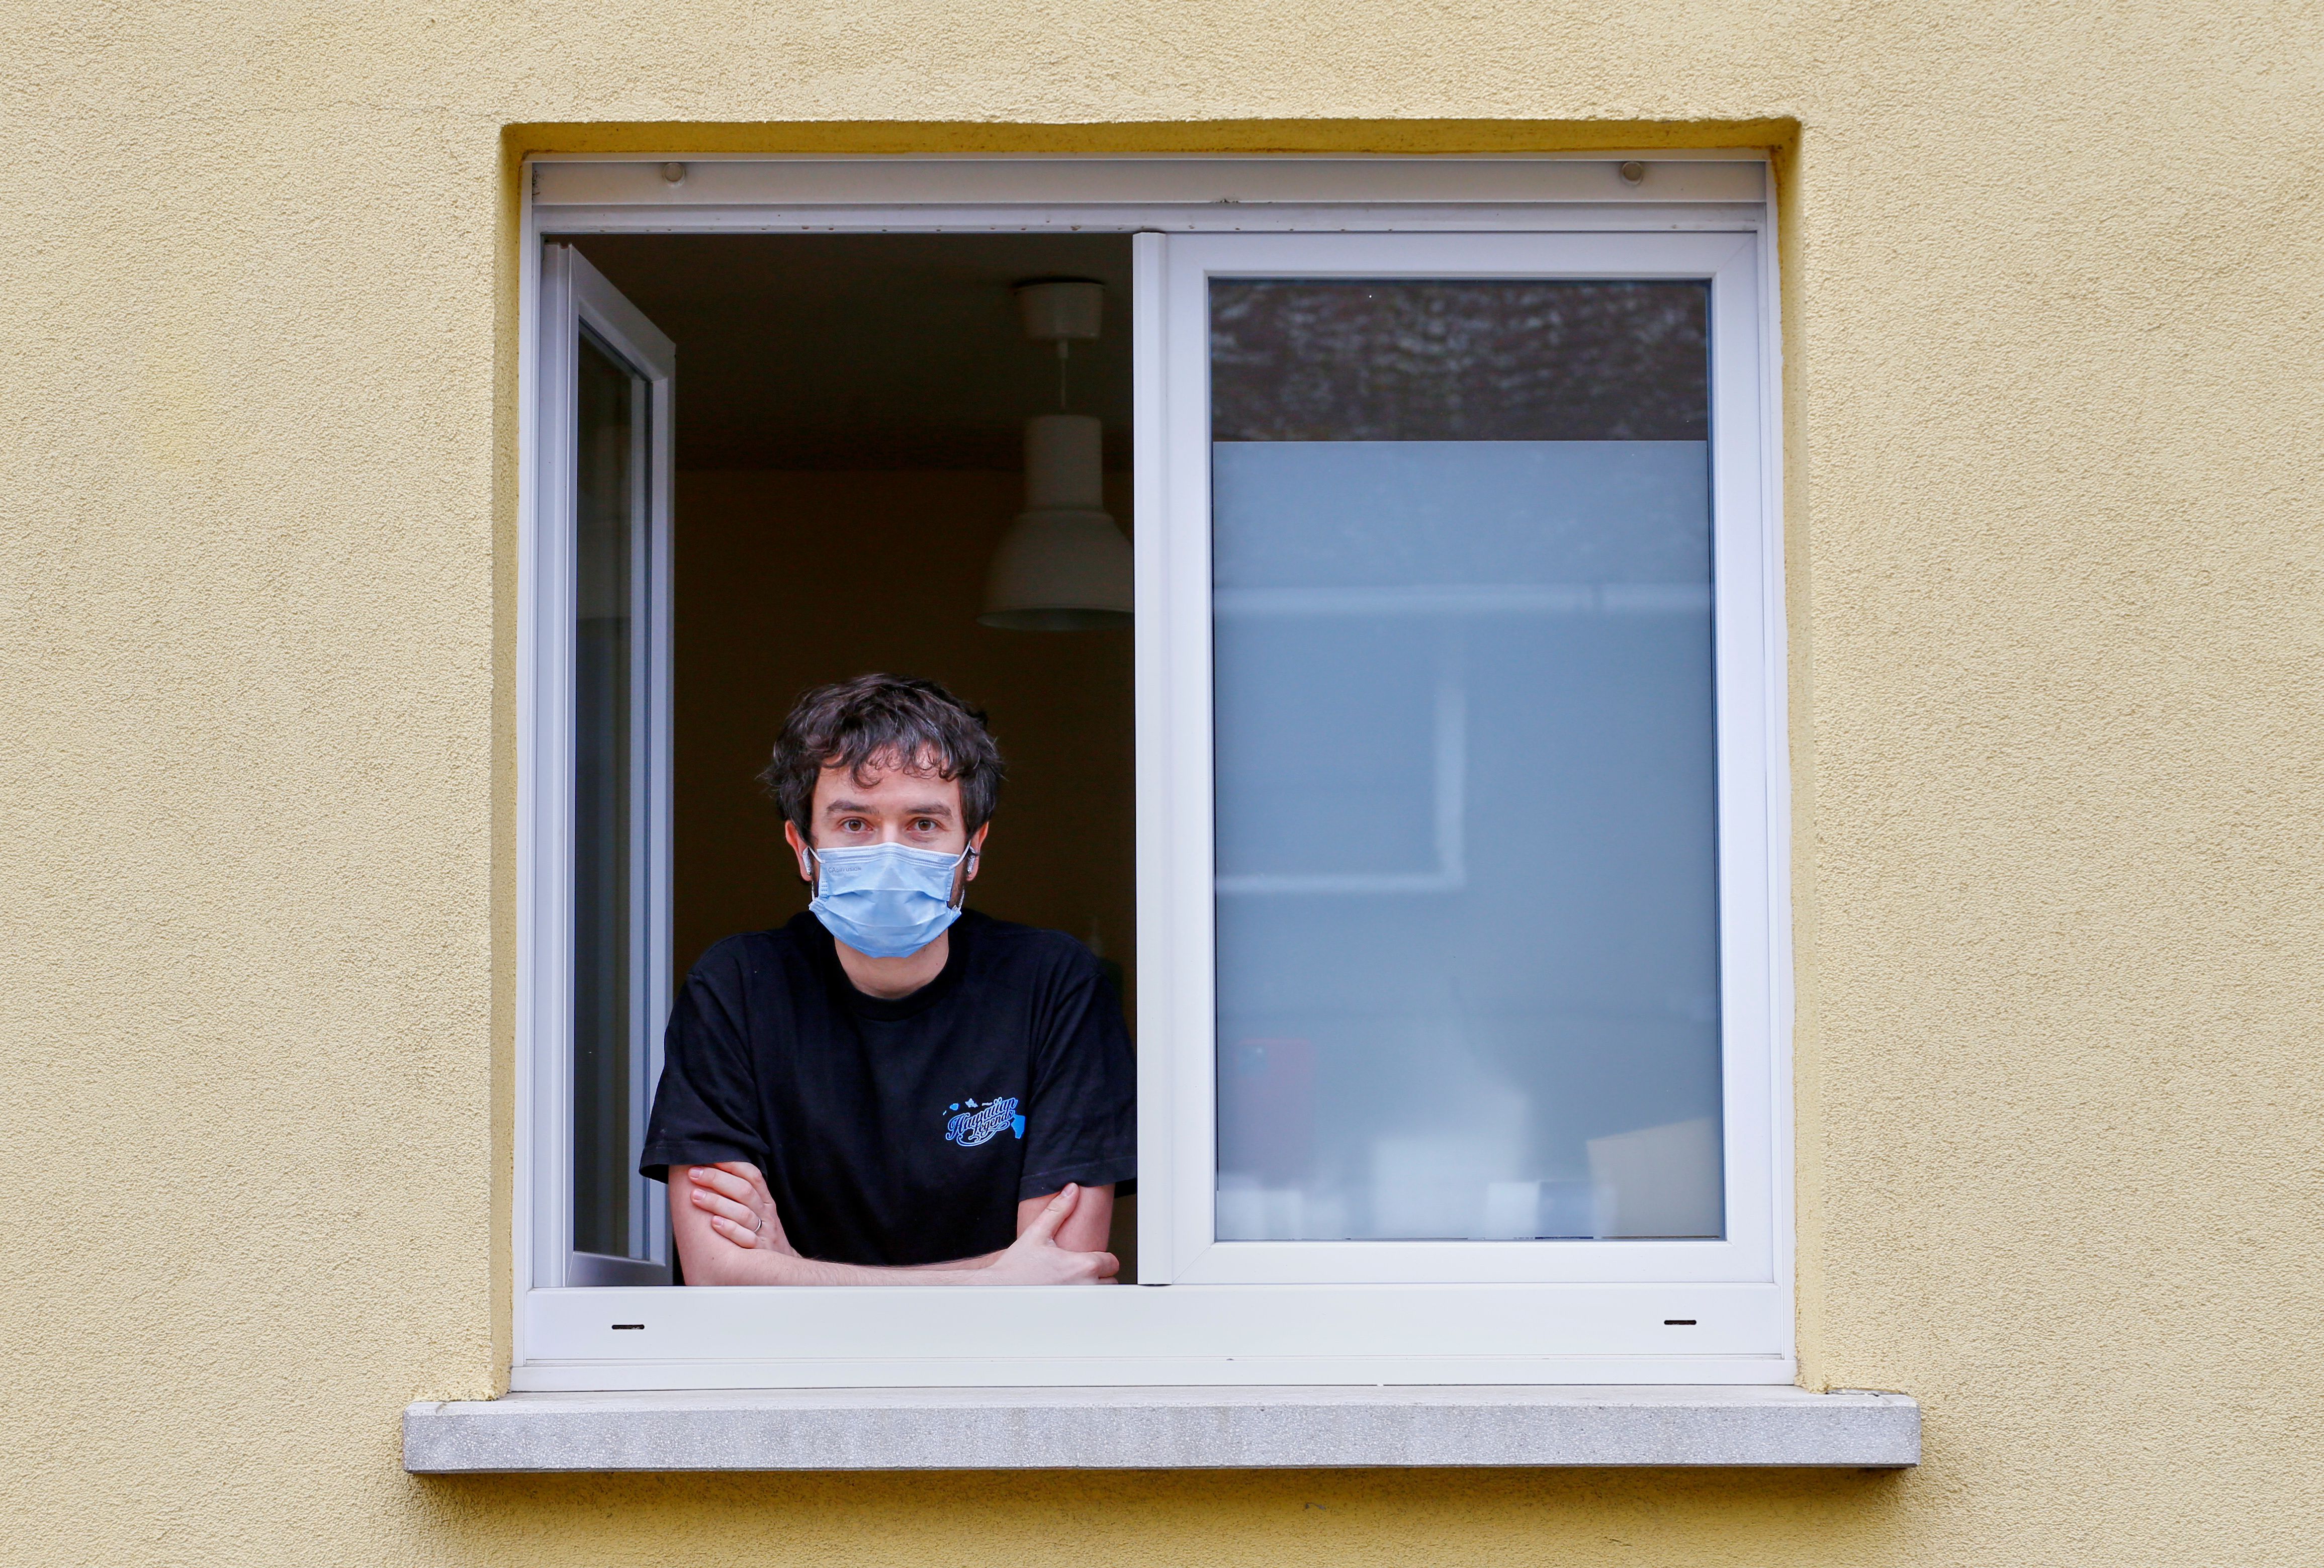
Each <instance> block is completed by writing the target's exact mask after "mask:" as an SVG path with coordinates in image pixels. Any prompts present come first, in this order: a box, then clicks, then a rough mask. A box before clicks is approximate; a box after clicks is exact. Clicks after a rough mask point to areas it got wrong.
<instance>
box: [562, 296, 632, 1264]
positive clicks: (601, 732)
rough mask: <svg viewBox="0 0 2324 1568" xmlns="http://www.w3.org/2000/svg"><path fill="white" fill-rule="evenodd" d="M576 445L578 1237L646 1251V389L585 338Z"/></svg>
mask: <svg viewBox="0 0 2324 1568" xmlns="http://www.w3.org/2000/svg"><path fill="white" fill-rule="evenodd" d="M579 377H580V385H579V398H578V404H579V415H580V420H579V423H580V429H579V434H578V439H577V441H576V445H575V449H576V454H577V463H578V472H577V473H576V475H575V485H574V495H575V506H574V516H575V527H576V540H575V563H576V564H575V588H576V617H577V618H576V623H575V625H574V703H575V713H574V742H573V752H574V756H573V763H574V769H573V773H574V787H573V796H574V798H573V1245H574V1247H575V1248H576V1250H579V1251H583V1252H604V1253H610V1254H612V1255H613V1256H615V1257H631V1256H638V1255H641V1252H642V1247H641V1243H642V1242H643V1241H644V1238H643V1237H642V1236H632V1234H631V1231H632V1226H631V1223H630V1207H631V1204H630V1186H631V1181H632V1176H631V1169H630V1158H631V1156H630V1080H631V1076H632V1051H633V1049H634V1048H635V1044H634V1042H633V1039H632V1020H631V1013H632V1002H631V987H632V977H633V969H634V965H635V957H634V949H635V932H636V920H635V918H634V915H633V910H634V908H635V902H636V898H635V895H636V890H635V889H634V888H633V887H632V811H633V807H634V805H635V802H634V801H633V799H632V795H633V788H632V778H631V767H632V736H631V724H632V704H633V703H634V701H635V693H634V682H633V677H632V659H633V650H634V646H635V637H636V629H635V627H634V626H633V625H632V609H631V604H632V587H633V580H632V578H633V572H634V567H633V560H634V556H635V552H636V544H637V539H638V530H639V527H640V523H641V519H640V518H639V516H638V510H639V509H638V504H637V495H638V493H639V485H638V483H637V481H638V477H639V476H638V475H636V474H635V473H634V472H633V469H634V458H633V453H634V451H635V449H636V436H637V434H638V431H637V429H636V422H637V420H639V419H640V417H641V403H642V400H641V399H640V398H639V397H638V396H637V395H636V392H635V390H634V383H633V381H632V377H631V375H630V373H629V371H628V370H627V369H626V368H625V367H624V366H622V364H618V363H617V362H616V361H614V360H613V358H612V357H611V356H609V355H607V354H606V353H605V352H604V350H603V349H601V348H599V347H598V346H596V345H595V343H592V342H590V341H589V340H588V339H587V338H586V337H584V338H583V339H582V342H581V354H580V364H579Z"/></svg>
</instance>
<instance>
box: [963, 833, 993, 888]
mask: <svg viewBox="0 0 2324 1568" xmlns="http://www.w3.org/2000/svg"><path fill="white" fill-rule="evenodd" d="M991 831H992V824H991V823H989V822H988V823H986V824H985V825H984V826H982V827H980V828H978V829H977V830H976V831H975V832H974V833H972V834H970V835H968V880H969V881H972V882H973V881H976V868H977V866H978V864H979V863H980V862H982V861H983V859H984V835H986V834H988V833H991Z"/></svg>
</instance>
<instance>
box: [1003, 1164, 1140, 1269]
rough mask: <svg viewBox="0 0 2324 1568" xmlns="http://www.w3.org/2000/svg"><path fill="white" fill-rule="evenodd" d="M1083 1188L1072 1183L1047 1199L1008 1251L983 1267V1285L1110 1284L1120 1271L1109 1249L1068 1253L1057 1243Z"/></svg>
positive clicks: (1077, 1204)
mask: <svg viewBox="0 0 2324 1568" xmlns="http://www.w3.org/2000/svg"><path fill="white" fill-rule="evenodd" d="M1081 1198H1082V1189H1081V1188H1080V1187H1079V1186H1078V1185H1074V1184H1072V1183H1068V1184H1066V1186H1065V1191H1063V1192H1061V1193H1059V1194H1057V1195H1056V1197H1054V1198H1051V1199H1050V1200H1049V1206H1048V1207H1047V1208H1046V1209H1043V1210H1042V1211H1041V1214H1040V1217H1039V1218H1038V1219H1037V1220H1035V1221H1034V1222H1032V1223H1031V1224H1029V1225H1028V1226H1026V1227H1025V1231H1024V1233H1023V1234H1022V1235H1020V1236H1019V1237H1018V1238H1017V1240H1016V1241H1014V1242H1012V1243H1011V1244H1010V1248H1009V1250H1007V1251H1005V1252H1003V1253H1001V1255H1000V1256H999V1257H998V1258H995V1259H993V1260H992V1261H991V1264H989V1265H988V1266H987V1267H986V1268H983V1269H982V1271H981V1273H980V1275H979V1280H980V1282H981V1283H982V1284H985V1285H1111V1284H1112V1283H1113V1277H1114V1276H1115V1275H1116V1274H1118V1273H1120V1271H1121V1264H1120V1261H1119V1260H1118V1259H1116V1258H1115V1257H1114V1255H1113V1254H1112V1253H1111V1252H1069V1251H1067V1250H1065V1249H1064V1248H1063V1247H1060V1246H1058V1245H1057V1230H1058V1227H1060V1226H1062V1225H1063V1224H1064V1223H1065V1222H1066V1221H1067V1220H1069V1219H1071V1218H1073V1213H1074V1209H1075V1208H1076V1207H1077V1206H1079V1204H1080V1203H1081Z"/></svg>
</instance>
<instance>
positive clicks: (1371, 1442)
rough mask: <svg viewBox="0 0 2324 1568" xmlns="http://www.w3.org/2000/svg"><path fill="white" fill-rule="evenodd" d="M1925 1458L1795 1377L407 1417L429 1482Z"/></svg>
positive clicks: (1896, 1397)
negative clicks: (601, 1474)
mask: <svg viewBox="0 0 2324 1568" xmlns="http://www.w3.org/2000/svg"><path fill="white" fill-rule="evenodd" d="M1920 1461H1921V1407H1920V1406H1919V1404H1918V1403H1917V1402H1915V1401H1914V1399H1912V1398H1911V1397H1908V1396H1906V1395H1903V1394H1885V1393H1870V1392H1858V1391H1849V1392H1845V1393H1835V1394H1812V1393H1809V1392H1807V1391H1806V1390H1804V1389H1802V1388H1442V1387H1439V1388H863V1389H836V1390H835V1389H776V1390H758V1391H749V1392H733V1393H684V1392H681V1393H622V1394H512V1395H510V1396H508V1397H505V1398H502V1399H493V1400H468V1401H457V1402H436V1401H422V1402H420V1403H418V1404H415V1405H413V1406H411V1407H410V1408H409V1409H407V1410H406V1411H405V1412H404V1414H403V1467H404V1468H405V1469H406V1470H408V1471H413V1472H414V1473H417V1474H424V1475H457V1474H480V1473H493V1472H511V1471H689V1470H703V1471H784V1470H825V1471H829V1470H1212V1469H1219V1470H1235V1469H1267V1468H1322V1467H1338V1466H1351V1467H1352V1466H1373V1465H1504V1466H1522V1465H1737V1466H1740V1465H1751V1466H1757V1465H1821V1466H1831V1467H1856V1468H1872V1469H1895V1468H1897V1467H1901V1466H1904V1465H1913V1464H1918V1463H1919V1462H1920Z"/></svg>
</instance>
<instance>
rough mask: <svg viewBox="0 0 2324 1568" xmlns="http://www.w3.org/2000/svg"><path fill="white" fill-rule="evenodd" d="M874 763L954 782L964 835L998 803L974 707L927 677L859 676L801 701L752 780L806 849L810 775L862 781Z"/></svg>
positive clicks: (994, 752)
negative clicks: (835, 774)
mask: <svg viewBox="0 0 2324 1568" xmlns="http://www.w3.org/2000/svg"><path fill="white" fill-rule="evenodd" d="M875 763H878V764H885V765H887V766H890V767H893V766H898V765H900V766H902V767H903V768H905V769H906V770H908V771H913V772H919V771H923V770H925V771H927V772H929V773H933V774H934V775H935V776H936V777H937V778H939V779H948V780H954V781H957V782H958V783H959V785H960V810H961V816H963V817H964V819H965V820H966V826H967V828H968V831H969V832H971V833H974V832H975V831H976V830H977V829H978V828H980V827H982V826H984V825H985V823H986V822H988V821H990V820H991V816H992V810H993V807H995V806H997V805H998V804H999V803H1000V800H1001V771H1002V767H1001V748H1000V747H999V746H998V745H996V744H994V743H993V740H992V732H991V730H989V729H987V728H986V727H985V723H984V714H983V712H982V710H981V709H978V708H973V707H971V706H968V705H967V704H966V703H964V702H963V701H961V700H960V698H958V697H956V696H953V694H952V693H950V692H948V691H946V690H945V688H944V687H941V686H938V685H937V684H936V682H935V681H933V680H915V679H911V678H908V677H905V676H900V675H859V676H857V677H856V678H854V679H853V680H843V681H838V682H835V683H834V684H832V685H830V686H818V687H816V688H815V689H814V690H813V691H810V692H808V693H807V694H806V695H805V696H801V697H800V698H799V699H798V702H797V703H796V704H794V705H793V706H792V707H791V713H790V717H788V718H787V719H785V720H784V721H783V733H782V734H781V735H780V736H779V737H778V738H777V739H776V741H775V755H774V760H773V761H770V762H769V763H768V764H767V765H766V767H765V768H763V769H761V770H760V773H759V781H760V782H761V783H762V784H764V785H765V786H766V787H767V792H768V793H769V794H770V795H772V796H773V797H774V798H775V804H776V805H777V806H779V807H781V808H782V813H783V815H784V816H786V817H788V818H789V819H790V821H791V823H792V825H793V826H796V827H798V830H799V836H800V837H802V838H804V839H806V840H807V842H808V843H810V844H812V843H814V842H815V835H814V826H813V819H814V815H815V781H816V778H817V777H819V776H820V775H821V774H822V772H823V770H825V768H845V769H847V770H849V772H850V773H851V774H852V775H853V777H854V779H855V781H856V782H857V783H859V784H862V783H865V782H866V780H865V779H864V778H863V770H865V769H866V768H867V767H870V766H871V765H873V764H875Z"/></svg>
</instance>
